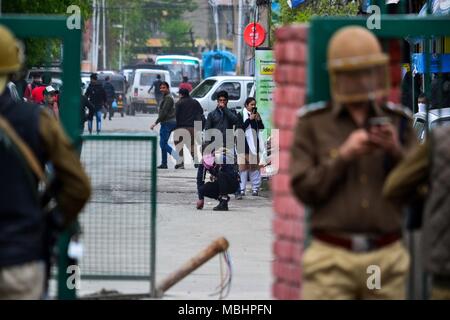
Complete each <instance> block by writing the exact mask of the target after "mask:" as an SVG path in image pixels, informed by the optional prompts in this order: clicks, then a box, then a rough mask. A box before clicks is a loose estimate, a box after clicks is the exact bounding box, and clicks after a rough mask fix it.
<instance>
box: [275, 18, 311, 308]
mask: <svg viewBox="0 0 450 320" xmlns="http://www.w3.org/2000/svg"><path fill="white" fill-rule="evenodd" d="M307 34H308V29H307V25H291V26H287V27H282V28H279V29H277V31H276V44H275V58H276V60H277V66H276V69H275V75H274V79H275V82H276V89H275V92H274V112H273V122H274V127H275V128H277V129H279V146H278V147H279V148H278V149H279V152H280V153H279V166H278V167H279V171H278V174H277V175H275V176H274V177H273V179H272V182H271V187H272V194H273V210H274V217H273V221H272V229H273V233H274V235H275V237H274V243H273V254H274V261H273V265H272V274H273V276H274V284H273V286H272V295H273V297H274V298H275V299H284V300H287V299H299V298H300V289H301V258H302V250H303V239H304V237H303V217H304V214H303V213H304V210H303V206H302V205H301V204H300V203H299V202H297V200H296V199H295V197H294V196H293V194H292V191H291V187H290V179H289V174H288V168H289V158H290V147H291V144H292V141H293V136H294V133H293V131H294V127H295V125H296V123H297V111H298V108H299V107H301V106H302V105H303V104H304V103H305V94H306V55H307V50H306V42H307Z"/></svg>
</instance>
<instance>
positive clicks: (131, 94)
mask: <svg viewBox="0 0 450 320" xmlns="http://www.w3.org/2000/svg"><path fill="white" fill-rule="evenodd" d="M158 74H159V75H160V76H161V81H166V82H168V83H170V73H169V71H167V70H158V69H136V70H135V71H134V72H133V73H131V74H130V80H129V82H128V85H129V87H128V91H127V93H126V99H127V101H128V104H129V109H130V111H129V112H130V113H131V114H134V113H135V112H136V111H138V112H144V113H147V112H149V113H150V112H157V111H158V106H157V103H156V99H155V90H154V89H152V91H151V92H150V93H149V92H148V91H149V89H150V87H151V86H152V84H153V81H155V80H156V76H157V75H158Z"/></svg>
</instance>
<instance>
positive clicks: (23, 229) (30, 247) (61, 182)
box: [0, 26, 90, 299]
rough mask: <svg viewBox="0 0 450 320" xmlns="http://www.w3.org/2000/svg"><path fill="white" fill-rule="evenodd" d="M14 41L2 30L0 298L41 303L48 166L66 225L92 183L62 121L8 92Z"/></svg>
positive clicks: (14, 65) (15, 58) (16, 62)
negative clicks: (42, 185) (42, 186)
mask: <svg viewBox="0 0 450 320" xmlns="http://www.w3.org/2000/svg"><path fill="white" fill-rule="evenodd" d="M16 43H17V42H16V40H15V39H14V37H13V36H12V34H11V33H10V32H9V31H8V30H7V29H6V28H4V27H2V26H0V53H1V56H2V59H0V119H1V121H0V177H1V179H0V185H1V190H2V192H0V299H39V298H41V297H42V295H43V293H44V288H45V282H46V274H45V263H44V260H45V259H46V252H49V250H50V248H48V246H46V243H44V230H45V229H46V228H47V226H46V223H45V219H46V216H45V215H44V212H43V209H42V208H41V203H40V200H41V199H40V197H39V194H38V186H39V182H40V181H41V180H42V179H43V168H44V165H45V164H46V163H49V162H51V164H52V166H53V168H54V171H55V177H56V179H57V180H56V181H57V185H58V188H57V190H56V201H57V204H58V206H59V209H60V211H61V213H62V214H63V217H64V224H65V225H66V226H69V225H70V224H71V223H72V222H73V221H74V220H75V219H76V217H77V215H78V213H79V212H80V211H81V209H82V208H83V206H84V204H85V203H86V201H87V200H88V198H89V195H90V184H89V179H88V177H87V175H86V173H85V172H84V170H83V168H82V166H81V163H80V161H79V159H78V157H77V155H76V154H75V152H74V150H73V148H72V145H71V144H70V142H69V139H68V138H67V137H66V135H65V133H64V131H63V129H62V127H61V126H60V125H59V123H58V122H57V121H56V120H55V119H53V118H52V117H51V116H50V115H49V114H48V113H47V112H46V111H45V110H43V109H42V108H41V107H40V106H38V105H35V104H30V103H25V102H16V101H14V100H12V99H11V97H10V95H9V94H6V93H5V83H6V81H5V80H6V77H7V76H9V75H8V74H9V73H11V72H15V71H18V70H19V69H20V59H19V56H20V55H19V50H12V49H13V48H14V46H16ZM11 54H12V56H8V57H5V56H6V55H11ZM15 136H16V138H14V137H15ZM17 136H18V139H17ZM20 146H22V147H20ZM24 148H25V149H28V153H25V152H23V150H24Z"/></svg>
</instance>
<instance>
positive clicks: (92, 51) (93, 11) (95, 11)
mask: <svg viewBox="0 0 450 320" xmlns="http://www.w3.org/2000/svg"><path fill="white" fill-rule="evenodd" d="M96 14H97V8H96V0H93V1H92V18H91V19H92V20H91V21H92V24H91V25H92V42H91V72H93V71H94V63H95V15H96Z"/></svg>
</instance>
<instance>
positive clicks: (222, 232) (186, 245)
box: [79, 114, 272, 300]
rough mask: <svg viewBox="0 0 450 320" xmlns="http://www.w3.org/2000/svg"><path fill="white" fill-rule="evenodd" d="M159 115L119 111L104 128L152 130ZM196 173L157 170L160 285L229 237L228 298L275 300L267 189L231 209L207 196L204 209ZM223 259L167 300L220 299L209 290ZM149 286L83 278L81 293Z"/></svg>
mask: <svg viewBox="0 0 450 320" xmlns="http://www.w3.org/2000/svg"><path fill="white" fill-rule="evenodd" d="M155 118H156V116H155V115H137V116H136V117H129V116H126V117H124V118H121V117H120V115H117V114H116V115H115V117H114V118H113V120H112V121H109V120H106V121H104V122H103V131H104V132H105V133H106V132H127V131H138V132H145V131H146V132H149V125H150V124H151V123H153V122H154V120H155ZM156 130H159V126H158V127H156ZM186 153H187V152H186ZM158 158H160V152H159V147H158ZM158 163H159V162H158ZM195 177H196V169H194V168H193V166H192V164H190V165H187V168H186V169H184V170H174V169H173V163H169V169H168V170H159V171H158V182H157V186H158V187H157V188H158V194H157V197H158V204H157V215H158V217H157V244H156V247H157V252H156V255H157V264H156V279H157V283H158V282H159V281H161V280H162V279H164V278H165V277H166V276H167V275H168V274H170V273H171V272H173V271H174V270H176V269H177V268H179V267H180V266H182V265H183V264H184V263H185V262H186V261H188V260H189V259H190V258H191V257H193V256H194V255H196V254H197V253H198V252H199V251H201V250H202V249H203V248H204V247H206V246H207V245H208V244H209V243H210V242H212V241H213V240H215V239H216V238H218V237H220V236H224V237H225V238H226V239H227V240H228V241H229V243H230V248H229V253H230V255H231V260H232V264H233V277H232V286H231V291H230V294H229V296H228V299H245V300H247V299H271V284H272V276H271V261H272V253H271V252H272V250H271V248H272V232H271V219H272V209H271V200H270V199H269V197H268V192H266V193H265V196H264V197H252V196H247V197H245V198H244V199H243V200H235V199H234V196H233V197H232V198H231V199H232V200H231V201H230V205H229V207H230V210H229V211H228V212H215V211H212V208H213V207H214V206H215V205H216V204H217V202H216V201H215V200H207V202H206V203H205V208H204V209H203V210H197V209H196V208H195V203H196V200H197V197H196V183H195ZM220 261H221V259H219V257H218V256H216V257H215V258H213V259H212V260H210V261H209V262H207V263H206V264H204V265H203V266H201V267H200V268H199V269H197V270H196V271H195V272H194V273H192V274H190V275H189V276H187V277H186V278H185V279H183V280H181V281H180V282H179V283H177V284H176V285H175V286H173V287H172V288H171V289H169V290H168V291H167V292H166V294H165V296H164V297H163V298H164V299H217V298H218V296H210V294H211V293H213V292H215V291H216V287H217V286H218V285H219V283H220V280H221V279H220V274H221V273H220V272H221V262H220ZM223 267H224V268H225V265H223ZM223 270H225V269H223ZM148 287H149V285H148V282H144V281H126V282H121V281H92V280H91V281H88V280H84V281H82V282H81V289H80V291H79V293H80V294H81V295H85V294H90V293H93V292H98V291H99V290H101V289H106V290H117V291H119V292H121V293H143V292H148Z"/></svg>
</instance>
